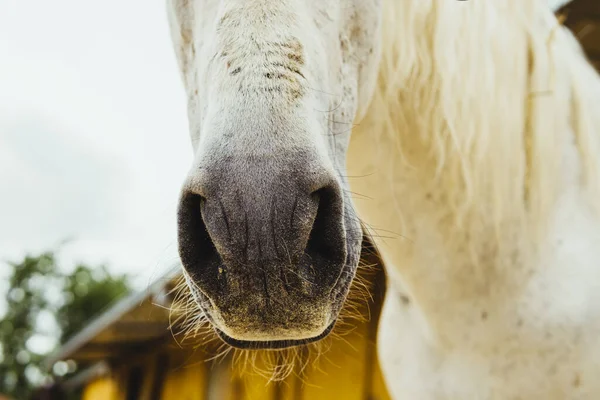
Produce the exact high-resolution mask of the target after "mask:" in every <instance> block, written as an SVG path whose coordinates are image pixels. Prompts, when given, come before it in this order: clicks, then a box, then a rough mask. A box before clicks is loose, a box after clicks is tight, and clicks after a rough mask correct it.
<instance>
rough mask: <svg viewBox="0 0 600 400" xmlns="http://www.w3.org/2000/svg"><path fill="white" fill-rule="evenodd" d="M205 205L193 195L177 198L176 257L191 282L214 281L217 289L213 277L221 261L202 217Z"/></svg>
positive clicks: (216, 273) (202, 199) (186, 194)
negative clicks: (177, 250)
mask: <svg viewBox="0 0 600 400" xmlns="http://www.w3.org/2000/svg"><path fill="white" fill-rule="evenodd" d="M205 202H206V201H205V199H204V198H203V197H202V196H200V195H197V194H194V193H185V194H184V195H183V197H182V198H181V201H180V204H179V210H178V223H177V235H178V244H179V256H180V258H181V262H182V263H183V265H185V267H186V270H187V272H188V273H189V274H190V275H191V277H192V278H193V280H194V281H202V282H207V283H210V282H215V286H219V285H218V282H217V281H215V279H214V277H215V276H218V275H219V273H218V272H219V269H220V268H222V259H221V257H220V255H219V253H218V251H217V249H216V248H215V245H214V243H213V241H212V239H211V237H210V235H209V233H208V230H207V228H206V224H205V221H204V218H203V217H202V209H203V208H204V205H205ZM215 289H216V287H215Z"/></svg>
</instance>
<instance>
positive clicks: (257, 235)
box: [178, 154, 355, 348]
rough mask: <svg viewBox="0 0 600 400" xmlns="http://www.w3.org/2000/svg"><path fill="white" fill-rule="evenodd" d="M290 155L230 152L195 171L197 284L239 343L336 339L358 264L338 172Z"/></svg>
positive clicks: (187, 214)
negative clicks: (351, 255) (282, 158)
mask: <svg viewBox="0 0 600 400" xmlns="http://www.w3.org/2000/svg"><path fill="white" fill-rule="evenodd" d="M287 160H288V161H286V162H285V163H281V162H279V163H278V162H277V160H274V159H273V158H272V157H263V158H256V157H253V158H239V157H238V158H222V159H220V160H219V162H213V163H212V164H208V163H207V164H203V165H200V166H198V167H196V168H194V169H193V170H192V172H191V174H190V176H189V179H188V180H187V183H186V184H185V185H184V190H183V192H182V196H181V200H180V205H179V212H178V242H179V253H180V258H181V261H182V263H183V267H184V269H185V272H186V277H187V280H188V286H189V287H190V289H191V292H192V294H193V296H194V298H195V300H196V302H197V303H198V305H199V306H200V307H201V308H202V310H203V312H204V313H205V314H206V316H207V317H208V319H209V320H210V321H211V322H212V323H213V325H214V326H215V327H216V328H217V329H218V332H219V335H220V336H221V338H222V339H223V340H224V341H225V342H227V343H229V344H230V345H232V346H235V347H251V348H264V347H269V348H277V347H289V346H293V345H297V344H302V343H306V342H309V341H313V340H318V339H320V338H322V337H324V336H326V335H327V334H328V333H329V331H330V330H331V328H332V327H333V325H334V323H335V320H336V318H337V315H338V313H339V310H340V309H341V305H342V303H343V299H344V298H345V295H346V293H347V290H348V287H349V282H350V281H351V279H352V277H353V273H354V270H355V265H354V266H353V265H351V264H353V263H349V262H348V246H347V227H346V223H345V218H344V215H345V212H344V199H343V196H342V189H341V186H340V184H339V183H338V180H337V179H336V177H335V175H334V174H333V173H331V172H330V171H328V170H327V169H326V168H323V167H321V166H320V165H319V164H318V163H315V162H312V161H311V159H310V157H306V156H302V155H301V154H300V155H295V156H293V157H287Z"/></svg>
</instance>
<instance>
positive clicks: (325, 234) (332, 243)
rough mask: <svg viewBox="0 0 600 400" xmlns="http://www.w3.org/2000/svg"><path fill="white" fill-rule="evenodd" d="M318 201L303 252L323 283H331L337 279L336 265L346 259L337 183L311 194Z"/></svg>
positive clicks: (341, 207)
mask: <svg viewBox="0 0 600 400" xmlns="http://www.w3.org/2000/svg"><path fill="white" fill-rule="evenodd" d="M311 196H312V197H315V198H316V199H317V201H318V208H317V215H316V217H315V220H314V223H313V226H312V229H311V231H310V235H309V238H308V243H307V245H306V249H305V254H307V255H308V256H309V258H310V262H311V267H312V268H315V269H316V270H317V271H315V272H316V273H318V275H319V277H320V278H321V279H324V282H323V283H326V285H327V286H331V285H333V284H334V283H335V281H337V278H338V277H339V274H340V266H341V265H343V264H344V263H345V261H346V246H345V233H344V222H343V217H342V215H343V203H342V197H341V195H340V193H339V189H338V188H337V186H336V185H335V184H334V185H329V186H326V187H324V188H321V189H319V190H317V191H316V192H313V193H312V194H311Z"/></svg>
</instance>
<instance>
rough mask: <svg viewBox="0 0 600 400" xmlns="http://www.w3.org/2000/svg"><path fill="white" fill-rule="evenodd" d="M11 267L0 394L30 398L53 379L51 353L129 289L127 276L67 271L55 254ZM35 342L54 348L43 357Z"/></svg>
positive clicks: (1, 334) (2, 323)
mask: <svg viewBox="0 0 600 400" xmlns="http://www.w3.org/2000/svg"><path fill="white" fill-rule="evenodd" d="M8 267H9V268H12V273H11V275H10V278H9V281H8V284H9V287H8V292H7V298H6V304H7V306H8V307H7V311H6V313H5V314H4V315H1V316H0V393H5V394H8V395H10V396H12V397H14V398H16V399H26V398H29V397H30V395H31V392H32V390H33V388H34V387H35V386H37V385H39V384H40V383H41V382H42V381H43V380H44V379H48V374H47V373H46V372H45V371H44V369H43V367H42V365H41V363H42V361H43V358H44V357H45V356H46V355H47V352H48V351H52V350H54V348H55V347H56V346H58V345H60V344H62V343H64V342H65V341H66V340H67V339H68V338H69V337H71V336H72V335H73V334H74V333H76V332H77V331H79V330H80V329H81V328H83V327H84V325H85V324H86V322H87V321H89V319H90V318H92V317H94V316H96V315H97V314H98V313H100V312H101V311H102V310H103V309H105V308H106V307H107V306H108V305H109V304H110V303H112V302H114V301H115V300H117V299H119V298H121V297H122V296H124V295H125V294H127V293H128V292H129V291H130V289H129V284H128V278H127V276H125V275H119V276H111V275H110V274H109V272H108V271H107V270H106V268H105V267H104V266H100V267H90V266H86V265H78V266H77V267H76V268H75V270H74V271H73V272H71V273H65V272H64V271H63V269H61V268H59V266H58V265H57V259H56V256H55V254H54V253H53V252H46V253H43V254H40V255H36V256H26V257H25V258H24V259H23V260H22V261H21V262H18V263H9V264H8ZM35 340H38V341H39V340H42V341H45V342H46V343H50V348H48V349H47V351H45V352H42V353H41V354H38V353H37V352H36V349H35V346H32V342H34V341H35Z"/></svg>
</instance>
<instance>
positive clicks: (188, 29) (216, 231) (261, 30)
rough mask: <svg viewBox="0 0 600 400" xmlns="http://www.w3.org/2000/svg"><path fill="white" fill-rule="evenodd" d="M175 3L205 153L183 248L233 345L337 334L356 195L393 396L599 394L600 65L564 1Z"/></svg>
mask: <svg viewBox="0 0 600 400" xmlns="http://www.w3.org/2000/svg"><path fill="white" fill-rule="evenodd" d="M551 3H553V5H555V6H558V5H560V4H559V3H564V2H562V1H561V2H551ZM169 14H170V21H171V27H172V36H173V41H174V46H175V49H176V53H177V58H178V60H179V64H180V68H181V71H182V75H183V78H184V83H185V87H186V90H187V94H188V101H189V110H188V111H189V123H190V132H191V136H192V142H193V144H194V154H195V161H194V165H193V166H192V168H191V170H190V173H189V176H188V179H187V180H186V183H185V185H184V188H183V195H182V200H181V206H180V212H179V248H180V255H181V259H182V262H183V266H184V270H185V272H186V274H185V275H186V277H187V282H188V286H189V287H190V289H191V292H192V293H193V295H194V297H195V299H196V302H197V303H198V305H199V306H200V308H201V309H202V310H203V312H204V313H205V314H206V317H207V318H208V319H209V320H210V321H211V323H212V324H213V326H214V328H215V329H216V330H217V332H218V333H219V335H220V336H221V338H222V339H223V340H224V341H225V342H226V343H228V344H230V345H231V346H234V347H241V348H267V349H273V348H284V347H289V346H296V345H302V344H305V343H309V342H312V341H316V340H319V339H321V338H323V337H324V336H326V335H327V334H328V333H329V331H330V330H331V329H332V327H333V326H334V325H335V322H336V319H337V317H338V313H339V311H340V309H341V307H342V305H343V302H344V299H345V298H346V295H347V292H348V287H349V285H350V282H351V280H352V278H353V276H354V274H355V271H356V266H357V263H358V259H359V252H360V239H361V235H362V233H361V229H360V225H359V222H358V220H357V218H356V216H355V215H356V214H355V211H354V209H356V210H357V214H358V215H359V216H360V218H361V219H362V220H363V221H364V226H369V227H370V229H368V231H369V232H368V233H371V234H372V240H373V241H374V242H375V244H376V245H377V247H378V250H379V253H380V255H381V258H382V260H383V262H384V265H385V269H386V274H387V276H388V288H387V294H386V299H385V304H384V308H383V312H382V316H381V321H380V329H379V338H378V349H379V357H380V361H381V364H382V368H383V372H384V375H385V378H386V382H387V385H388V388H389V390H390V392H391V394H392V395H393V397H394V398H397V399H580V398H581V399H598V398H600V379H598V377H600V218H599V215H600V210H599V209H600V207H599V205H600V202H599V201H598V199H599V198H600V197H599V195H600V177H599V175H598V172H600V166H599V165H598V163H599V161H600V135H599V134H598V133H599V132H600V113H599V112H598V111H600V107H599V106H600V79H599V78H598V75H597V74H596V72H595V71H594V70H593V69H592V67H591V66H590V65H589V63H588V62H587V61H586V60H585V57H584V56H583V55H582V52H581V49H580V47H579V45H578V43H577V42H576V41H575V39H574V38H573V36H572V35H571V34H570V33H569V32H568V31H567V29H566V28H563V27H562V26H560V24H559V23H558V21H557V20H556V18H555V17H554V15H553V14H552V11H551V10H550V8H549V3H547V2H546V1H544V0H493V1H492V0H485V1H478V0H469V1H452V0H170V1H169ZM354 123H357V126H354V125H353V124H354ZM353 128H354V129H353ZM351 133H352V135H351ZM351 136H352V137H351ZM346 159H347V160H348V171H347V172H346V168H345V164H346ZM348 182H350V184H351V186H352V190H354V191H355V192H358V193H360V194H363V195H365V196H368V198H357V199H355V200H354V201H352V199H351V192H350V191H349V190H347V189H348V188H349V184H348Z"/></svg>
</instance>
